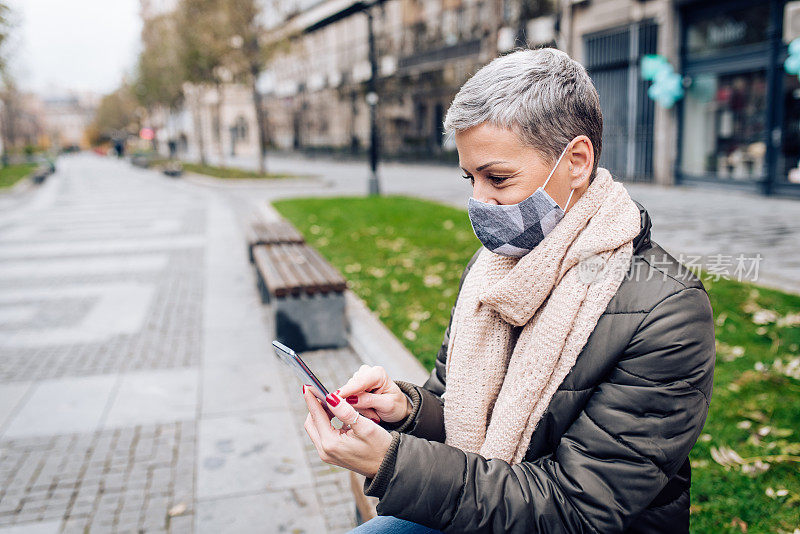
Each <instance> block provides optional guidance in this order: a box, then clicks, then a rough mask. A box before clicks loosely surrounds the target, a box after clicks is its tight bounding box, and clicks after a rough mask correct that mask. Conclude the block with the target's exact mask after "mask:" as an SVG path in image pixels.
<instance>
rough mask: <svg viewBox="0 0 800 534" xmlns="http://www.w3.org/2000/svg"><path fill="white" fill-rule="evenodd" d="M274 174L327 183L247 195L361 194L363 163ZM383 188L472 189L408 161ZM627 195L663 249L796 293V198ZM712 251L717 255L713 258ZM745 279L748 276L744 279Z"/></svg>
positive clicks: (680, 192)
mask: <svg viewBox="0 0 800 534" xmlns="http://www.w3.org/2000/svg"><path fill="white" fill-rule="evenodd" d="M267 163H268V166H269V169H270V170H271V171H273V172H288V173H296V174H316V175H318V176H320V177H321V178H322V179H323V180H324V181H325V182H326V184H327V186H326V187H322V188H321V187H319V186H313V185H311V184H308V185H307V186H306V187H305V189H303V188H302V187H300V186H298V185H294V186H288V185H287V186H283V185H281V186H275V187H272V188H260V187H258V186H247V185H243V186H241V189H242V190H245V189H248V187H250V188H252V189H251V190H250V191H249V193H248V194H249V197H250V198H255V197H257V196H258V195H262V196H263V197H264V198H265V199H269V198H281V197H288V196H298V195H309V196H310V195H314V196H321V195H363V194H365V193H366V191H367V176H368V169H367V164H366V163H365V162H364V163H361V162H353V161H335V160H330V159H324V158H318V159H309V158H303V157H300V156H288V155H274V156H270V157H269V158H268V161H267ZM229 164H231V165H236V166H240V167H242V168H250V169H253V168H255V167H256V162H255V160H254V159H252V158H250V159H248V158H236V159H234V160H230V161H229ZM379 173H380V177H381V185H382V188H383V191H384V192H386V193H389V194H404V195H411V196H418V197H423V198H429V199H432V200H436V201H439V202H444V203H446V204H450V205H453V206H456V207H458V208H462V209H466V205H467V199H468V198H469V197H470V194H471V191H472V188H471V187H470V185H469V183H468V182H466V181H465V180H463V179H461V178H460V172H459V170H458V168H457V167H456V166H455V165H453V166H445V165H436V164H427V165H420V164H414V163H413V162H409V163H407V164H403V163H385V164H381V166H380V169H379ZM627 188H628V191H629V192H630V194H631V196H632V197H633V198H634V199H635V200H638V201H639V202H641V203H642V204H643V205H644V206H645V208H647V210H648V211H649V212H650V216H651V217H652V220H653V239H654V240H656V241H657V242H658V243H659V244H660V245H662V246H663V247H664V248H665V249H666V250H667V251H668V252H669V253H671V254H672V255H673V256H675V257H676V258H679V259H683V260H684V261H685V262H687V261H688V262H690V263H694V258H693V257H694V256H698V255H699V256H702V257H703V258H702V260H701V263H702V264H704V265H708V264H716V265H718V266H720V267H721V266H722V265H723V264H725V270H726V271H727V272H728V273H729V274H732V272H733V269H734V268H735V264H736V258H737V256H739V255H742V256H743V258H745V259H749V258H754V257H756V255H757V254H760V255H761V259H760V260H753V261H748V262H747V264H746V266H747V267H751V266H753V265H755V267H756V268H757V269H758V271H757V273H756V274H757V279H756V282H757V283H759V284H763V285H766V286H772V287H777V288H779V289H783V290H785V291H791V292H794V293H800V252H798V250H799V249H800V200H792V199H784V198H771V197H765V196H761V195H754V194H746V193H741V192H737V191H730V190H726V189H724V188H722V187H719V188H699V187H697V188H691V187H660V186H653V185H647V184H627ZM717 255H721V256H720V257H717ZM748 279H749V278H748Z"/></svg>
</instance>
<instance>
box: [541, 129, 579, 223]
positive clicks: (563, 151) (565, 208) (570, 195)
mask: <svg viewBox="0 0 800 534" xmlns="http://www.w3.org/2000/svg"><path fill="white" fill-rule="evenodd" d="M567 148H569V143H568V144H567V146H565V147H564V150H562V151H561V155H560V156H558V159H557V160H556V164H555V165H554V166H553V170H551V171H550V174H548V175H547V180H545V181H544V183H543V184H542V185H541V186H540V187H541V188H542V191H544V186H546V185H547V182H549V181H550V178H551V177H552V176H553V173H554V172H556V169H557V168H558V164H559V163H561V158H563V157H564V154H566V153H567ZM544 192H545V193H547V191H544ZM574 192H575V190H574V189H570V190H569V197H567V205H566V206H564V207H563V208H562V211H567V207H568V206H569V201H570V200H571V199H572V193H574ZM547 195H548V196H550V194H549V193H547ZM550 198H553V197H550ZM556 205H558V202H556ZM560 207H561V206H559V208H560Z"/></svg>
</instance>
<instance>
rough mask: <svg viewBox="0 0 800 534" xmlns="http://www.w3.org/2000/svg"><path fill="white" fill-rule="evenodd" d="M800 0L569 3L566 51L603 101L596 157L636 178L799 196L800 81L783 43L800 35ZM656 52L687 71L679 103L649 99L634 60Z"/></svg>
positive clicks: (566, 7) (565, 19)
mask: <svg viewBox="0 0 800 534" xmlns="http://www.w3.org/2000/svg"><path fill="white" fill-rule="evenodd" d="M796 6H797V2H786V1H785V0H729V1H725V2H720V1H709V0H672V1H668V0H651V1H644V2H642V1H635V0H606V1H592V2H567V3H565V4H564V5H563V22H564V24H565V25H566V26H567V27H568V28H569V29H570V30H571V31H570V32H569V38H568V39H567V43H566V47H565V49H566V50H567V51H569V52H570V53H571V54H572V55H573V57H575V58H576V59H578V60H579V61H581V62H583V63H584V64H585V65H586V66H587V68H588V70H589V72H590V74H591V75H592V77H593V79H594V80H595V83H596V84H597V86H598V91H599V93H600V97H601V101H602V105H603V110H604V120H605V124H604V128H605V136H607V138H608V141H609V144H608V145H606V139H605V138H604V154H603V158H602V159H601V164H604V165H606V166H608V168H609V169H611V170H612V171H616V172H617V173H618V174H619V175H621V176H623V177H627V178H629V179H634V180H645V181H651V180H652V181H655V182H658V183H664V184H672V183H678V184H698V183H701V184H716V185H719V186H720V187H727V188H736V189H744V190H750V191H756V192H763V193H767V194H770V193H776V194H785V195H792V196H797V195H800V165H799V164H798V160H800V132H799V131H798V126H799V125H800V105H798V101H799V100H800V85H799V83H798V78H797V76H795V75H789V74H786V72H785V71H784V68H783V62H784V61H785V59H786V57H787V54H788V43H789V42H790V41H791V40H792V39H794V38H797V37H800V33H797V34H794V33H793V31H792V28H793V27H800V19H798V17H799V16H800V15H795V19H794V20H795V23H794V24H792V20H793V19H792V13H793V11H792V10H793V8H795V9H796ZM794 13H800V11H796V12H794ZM649 53H659V54H661V55H663V56H665V57H666V58H667V59H668V60H669V61H670V63H671V64H672V65H673V66H674V67H675V69H676V71H677V72H679V73H680V74H681V75H683V85H684V88H685V96H684V98H683V99H681V100H679V101H678V102H677V103H676V105H675V106H674V108H672V109H662V108H660V107H659V106H657V105H656V106H654V105H653V103H652V102H648V101H647V100H648V99H647V96H646V89H647V86H649V82H644V81H642V80H641V77H640V76H639V67H638V65H639V61H640V60H641V56H643V55H645V54H649ZM625 100H627V101H628V105H627V106H625ZM625 125H627V126H625ZM606 147H609V148H608V152H606Z"/></svg>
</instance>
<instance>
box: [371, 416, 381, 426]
mask: <svg viewBox="0 0 800 534" xmlns="http://www.w3.org/2000/svg"><path fill="white" fill-rule="evenodd" d="M370 419H372V421H373V422H374V423H375V424H379V423H380V422H381V420H380V419H375V418H374V417H370Z"/></svg>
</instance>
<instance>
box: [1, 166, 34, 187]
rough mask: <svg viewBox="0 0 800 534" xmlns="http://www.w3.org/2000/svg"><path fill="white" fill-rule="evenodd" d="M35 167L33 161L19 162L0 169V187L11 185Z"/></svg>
mask: <svg viewBox="0 0 800 534" xmlns="http://www.w3.org/2000/svg"><path fill="white" fill-rule="evenodd" d="M34 169H36V164H34V163H21V164H19V165H9V166H8V167H3V168H2V169H0V189H4V188H7V187H11V186H13V185H14V184H15V183H17V182H19V181H20V180H22V179H23V178H25V177H26V176H28V175H29V174H30V173H32V172H33V171H34Z"/></svg>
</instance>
